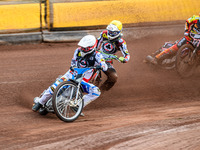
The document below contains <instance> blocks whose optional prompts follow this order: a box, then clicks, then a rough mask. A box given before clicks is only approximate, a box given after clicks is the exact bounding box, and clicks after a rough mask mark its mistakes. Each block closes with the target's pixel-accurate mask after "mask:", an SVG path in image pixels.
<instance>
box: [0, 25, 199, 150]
mask: <svg viewBox="0 0 200 150" xmlns="http://www.w3.org/2000/svg"><path fill="white" fill-rule="evenodd" d="M180 28H183V30H184V27H183V26H170V27H160V28H159V29H158V30H159V31H158V32H152V28H149V29H145V34H143V35H142V36H139V35H138V36H137V35H135V34H134V35H131V33H129V34H128V35H127V36H125V40H126V41H127V44H128V49H129V52H130V54H131V60H130V62H129V63H127V64H120V63H118V62H115V67H116V70H117V71H118V75H119V80H118V82H117V84H116V85H115V86H114V88H113V89H112V90H111V91H109V92H107V93H105V94H104V95H101V97H100V98H99V99H98V100H96V101H95V102H93V103H92V104H90V105H89V106H87V107H86V108H85V109H84V114H85V117H79V118H78V120H76V121H75V122H73V123H64V122H62V121H60V120H59V119H58V118H57V117H56V116H55V114H48V115H47V116H40V115H39V114H38V113H34V112H32V110H31V107H32V100H33V98H34V97H35V96H38V95H39V94H40V93H41V92H42V91H43V90H44V89H45V88H47V87H48V86H49V85H50V84H51V83H52V82H53V81H54V80H55V78H56V77H57V76H58V75H60V74H63V73H65V72H66V71H67V70H68V68H69V66H70V61H71V58H72V55H73V52H74V50H75V48H76V45H77V43H62V44H61V43H60V44H58V43H57V44H52V43H51V44H50V43H46V44H34V45H17V46H1V47H0V53H1V55H0V62H1V64H0V70H1V75H0V89H1V92H0V100H1V101H0V104H1V113H0V118H1V123H0V149H5V150H16V149H40V150H42V149H52V150H53V149H60V150H61V149H65V150H66V149H73V150H75V149H95V150H103V149H109V150H116V149H117V150H124V149H126V150H127V149H131V150H145V149H146V150H161V149H162V150H177V149H184V150H199V149H200V133H199V131H200V98H199V96H200V84H199V83H200V82H199V81H200V78H199V73H200V71H199V70H197V72H196V74H195V75H194V76H193V77H192V78H190V79H184V80H183V79H180V78H179V77H178V76H177V74H176V72H175V71H174V70H171V71H166V70H160V69H155V68H151V67H150V66H148V65H147V64H144V63H143V59H144V57H145V56H146V55H148V54H150V53H151V52H153V51H155V50H156V49H158V48H159V47H160V46H161V45H162V44H163V43H164V42H165V41H175V40H177V39H179V38H180V37H181V36H182V34H183V33H182V32H179V31H180V30H179V29H180ZM139 29H140V28H139ZM166 29H167V30H168V31H169V32H167V34H166V32H165V33H163V34H162V31H163V30H166ZM141 30H144V29H141ZM174 31H175V32H174ZM157 33H159V34H157ZM133 37H139V38H133ZM119 55H120V54H119Z"/></svg>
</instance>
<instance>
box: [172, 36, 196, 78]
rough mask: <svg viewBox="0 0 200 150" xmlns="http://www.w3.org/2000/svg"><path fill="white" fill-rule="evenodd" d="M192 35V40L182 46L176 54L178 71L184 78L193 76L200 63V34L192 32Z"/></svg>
mask: <svg viewBox="0 0 200 150" xmlns="http://www.w3.org/2000/svg"><path fill="white" fill-rule="evenodd" d="M190 37H191V38H192V39H193V40H192V42H188V43H186V44H184V45H183V46H181V47H180V49H179V50H178V52H177V55H176V62H175V66H176V71H177V73H178V74H179V76H180V77H182V78H187V77H190V76H192V75H193V73H194V71H195V69H196V68H197V66H198V65H200V34H193V33H190Z"/></svg>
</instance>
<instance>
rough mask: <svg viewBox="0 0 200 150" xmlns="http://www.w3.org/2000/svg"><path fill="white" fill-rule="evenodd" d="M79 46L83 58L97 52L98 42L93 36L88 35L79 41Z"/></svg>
mask: <svg viewBox="0 0 200 150" xmlns="http://www.w3.org/2000/svg"><path fill="white" fill-rule="evenodd" d="M78 46H80V47H81V57H84V56H85V55H88V54H90V53H92V52H93V51H95V50H96V46H97V40H96V38H95V36H93V35H86V36H84V37H83V38H82V39H81V40H80V41H79V43H78Z"/></svg>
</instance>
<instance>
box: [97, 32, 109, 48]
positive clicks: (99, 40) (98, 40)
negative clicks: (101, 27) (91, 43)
mask: <svg viewBox="0 0 200 150" xmlns="http://www.w3.org/2000/svg"><path fill="white" fill-rule="evenodd" d="M104 38H105V39H106V38H107V31H106V30H105V31H102V32H101V34H100V36H99V37H98V38H97V50H99V49H100V46H101V44H102V42H103V40H104Z"/></svg>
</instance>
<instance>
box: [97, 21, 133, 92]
mask: <svg viewBox="0 0 200 150" xmlns="http://www.w3.org/2000/svg"><path fill="white" fill-rule="evenodd" d="M122 36H123V34H122V23H121V22H120V21H118V20H113V21H112V22H110V24H109V25H108V26H107V28H106V30H104V31H102V32H101V34H100V37H99V38H98V39H97V40H98V43H97V50H99V49H100V52H103V53H102V54H103V56H104V58H106V57H107V56H106V54H113V55H115V54H116V52H117V51H121V53H122V54H123V57H119V60H120V61H121V62H122V63H127V62H128V61H129V59H130V55H129V52H128V50H127V45H126V42H125V41H124V39H122ZM105 53H106V54H105ZM106 64H107V65H108V70H107V71H104V73H105V74H106V75H107V80H106V81H105V82H104V83H103V84H102V85H101V87H100V89H101V91H108V90H109V89H110V88H112V87H113V86H114V84H115V83H116V82H117V78H118V77H117V73H116V70H115V68H114V67H113V65H112V64H113V61H112V60H111V59H110V60H109V59H108V60H106Z"/></svg>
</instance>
